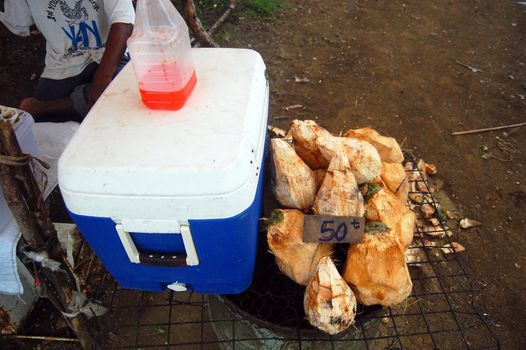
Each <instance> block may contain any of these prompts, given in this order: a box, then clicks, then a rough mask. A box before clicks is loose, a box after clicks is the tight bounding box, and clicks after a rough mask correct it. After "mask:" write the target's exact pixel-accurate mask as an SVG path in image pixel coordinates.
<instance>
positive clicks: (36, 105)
mask: <svg viewBox="0 0 526 350" xmlns="http://www.w3.org/2000/svg"><path fill="white" fill-rule="evenodd" d="M18 108H20V109H21V110H23V111H26V112H27V113H29V114H31V115H32V116H33V118H34V117H36V116H37V115H38V114H39V113H40V101H39V100H37V99H36V98H34V97H26V98H24V99H23V100H22V102H20V106H19V107H18Z"/></svg>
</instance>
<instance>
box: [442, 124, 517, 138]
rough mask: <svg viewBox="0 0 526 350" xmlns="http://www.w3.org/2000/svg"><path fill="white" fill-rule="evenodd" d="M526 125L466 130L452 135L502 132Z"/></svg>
mask: <svg viewBox="0 0 526 350" xmlns="http://www.w3.org/2000/svg"><path fill="white" fill-rule="evenodd" d="M524 125H526V122H523V123H517V124H511V125H502V126H494V127H491V128H484V129H473V130H465V131H455V132H454V133H452V134H451V135H452V136H456V135H467V134H476V133H479V132H486V131H494V130H502V129H510V128H516V127H519V126H524Z"/></svg>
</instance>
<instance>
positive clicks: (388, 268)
mask: <svg viewBox="0 0 526 350" xmlns="http://www.w3.org/2000/svg"><path fill="white" fill-rule="evenodd" d="M343 278H344V279H345V281H347V282H348V283H349V284H350V286H351V289H352V290H353V292H354V294H355V295H356V299H357V300H358V302H359V303H361V304H364V305H375V304H380V305H384V306H394V305H397V304H400V303H401V302H402V301H404V300H405V299H406V298H407V297H408V296H409V294H410V293H411V290H412V288H413V283H412V282H411V277H410V276H409V270H408V268H407V264H406V262H405V256H404V251H403V250H402V248H401V247H400V245H399V243H398V241H397V239H396V238H395V237H394V236H393V235H390V234H388V233H387V232H382V233H374V234H369V233H366V234H365V235H364V240H363V242H362V243H358V244H352V245H351V246H350V247H349V250H348V251H347V260H346V261H345V268H344V273H343Z"/></svg>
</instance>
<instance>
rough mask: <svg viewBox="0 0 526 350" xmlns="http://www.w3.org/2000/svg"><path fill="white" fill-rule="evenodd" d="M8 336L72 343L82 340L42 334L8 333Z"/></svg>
mask: <svg viewBox="0 0 526 350" xmlns="http://www.w3.org/2000/svg"><path fill="white" fill-rule="evenodd" d="M7 337H8V338H15V339H30V340H46V341H62V342H71V343H78V342H80V340H78V339H76V338H61V337H48V336H42V335H19V334H13V335H8V336H7Z"/></svg>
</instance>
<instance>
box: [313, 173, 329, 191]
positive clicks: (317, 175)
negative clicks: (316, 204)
mask: <svg viewBox="0 0 526 350" xmlns="http://www.w3.org/2000/svg"><path fill="white" fill-rule="evenodd" d="M326 174H327V170H326V169H316V170H314V181H316V192H318V190H319V189H320V187H321V184H322V183H323V180H324V179H325V175H326Z"/></svg>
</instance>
